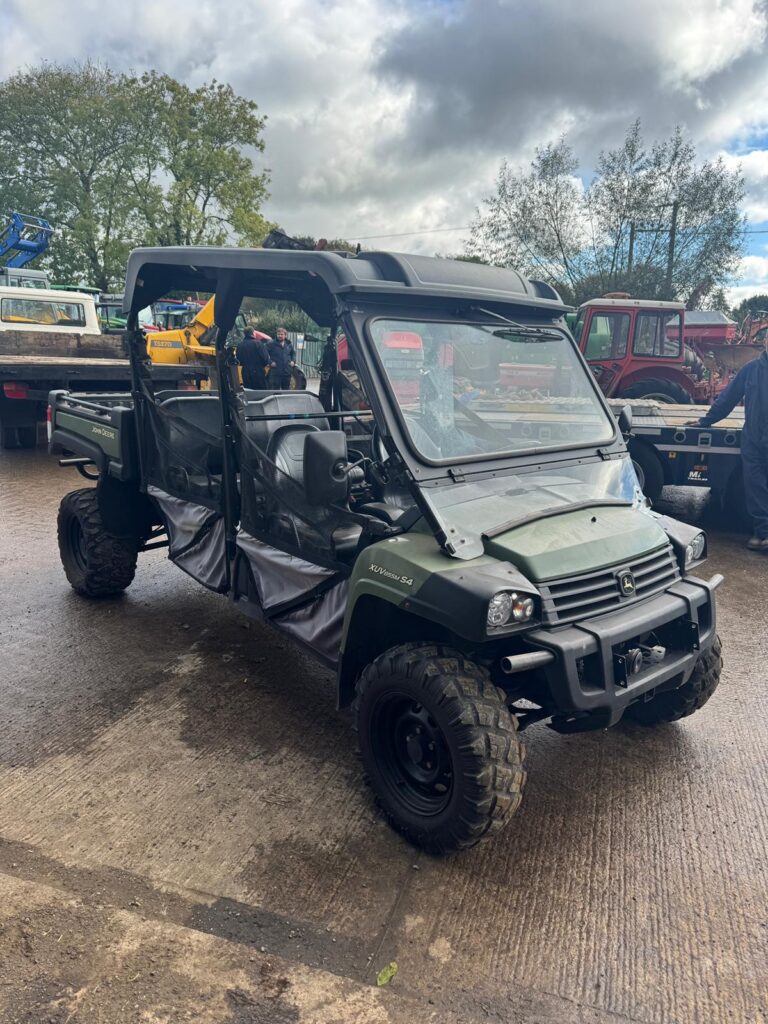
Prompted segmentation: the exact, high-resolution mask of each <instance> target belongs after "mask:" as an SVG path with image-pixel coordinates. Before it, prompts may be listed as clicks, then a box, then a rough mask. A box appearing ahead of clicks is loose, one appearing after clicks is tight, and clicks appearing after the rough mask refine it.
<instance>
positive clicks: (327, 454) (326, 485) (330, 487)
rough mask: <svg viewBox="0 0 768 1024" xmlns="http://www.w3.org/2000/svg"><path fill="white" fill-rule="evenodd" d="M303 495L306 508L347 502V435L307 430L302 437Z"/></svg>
mask: <svg viewBox="0 0 768 1024" xmlns="http://www.w3.org/2000/svg"><path fill="white" fill-rule="evenodd" d="M304 493H305V494H306V498H307V501H308V502H309V504H310V505H339V504H343V503H344V502H345V501H346V500H347V495H348V494H349V480H348V479H347V435H346V434H345V433H344V431H343V430H311V431H310V432H309V433H308V434H307V435H306V437H305V438H304Z"/></svg>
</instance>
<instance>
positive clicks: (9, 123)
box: [0, 62, 269, 290]
mask: <svg viewBox="0 0 768 1024" xmlns="http://www.w3.org/2000/svg"><path fill="white" fill-rule="evenodd" d="M263 126H264V120H263V118H259V117H258V116H257V114H256V105H255V104H254V103H253V102H251V101H250V100H245V99H243V98H242V97H238V96H236V95H235V94H234V92H233V91H232V90H231V88H230V87H229V86H225V85H221V84H219V83H216V82H212V83H210V84H208V85H204V86H201V87H200V88H199V89H196V90H191V89H189V88H188V87H187V86H185V85H182V84H181V83H179V82H176V81H174V80H173V79H171V78H168V77H167V76H161V75H157V74H155V73H154V72H153V73H150V74H146V75H143V76H142V77H140V78H137V77H135V76H130V75H123V74H118V73H116V72H114V71H112V70H110V69H109V68H107V67H104V66H102V65H99V64H95V63H92V62H86V63H84V64H75V65H71V66H66V67H60V66H57V65H51V64H43V65H41V66H40V67H37V68H32V69H30V70H27V71H23V72H19V73H17V74H15V75H13V76H12V77H10V78H8V79H6V80H5V81H4V82H2V83H0V211H6V210H10V209H21V210H23V211H24V212H27V213H36V214H41V215H42V216H45V217H47V219H48V220H50V221H51V223H52V224H53V226H54V228H55V234H54V236H53V240H52V244H51V248H50V250H49V256H48V258H47V261H46V264H47V266H48V267H49V269H50V271H51V273H52V275H53V277H54V279H58V280H67V281H76V282H83V281H84V282H86V283H88V284H91V285H94V286H96V287H99V288H102V289H105V290H108V289H111V288H114V287H116V286H120V285H121V283H122V281H123V279H124V274H125V262H126V258H127V254H128V252H129V251H130V249H131V248H133V247H135V246H136V245H142V244H161V245H162V244H200V243H211V244H216V243H221V242H223V241H230V242H235V243H240V244H254V243H255V242H256V241H257V240H260V239H261V238H262V237H263V236H264V234H265V233H266V231H267V230H268V228H269V225H268V224H267V223H266V222H265V221H264V219H263V217H262V216H261V213H260V207H261V204H262V202H263V201H264V199H265V198H266V195H267V192H266V186H267V180H268V176H267V173H266V172H264V171H262V172H261V173H258V172H257V171H256V169H255V168H254V165H253V162H252V160H251V158H250V157H249V156H248V155H247V153H246V151H247V150H252V151H255V152H257V153H258V152H261V151H262V150H263V141H262V138H261V134H262V131H263Z"/></svg>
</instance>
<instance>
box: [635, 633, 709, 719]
mask: <svg viewBox="0 0 768 1024" xmlns="http://www.w3.org/2000/svg"><path fill="white" fill-rule="evenodd" d="M722 669H723V659H722V646H721V644H720V637H719V636H717V637H715V642H714V643H713V644H712V646H711V647H710V649H709V650H708V651H704V653H703V654H702V655H701V657H700V658H699V660H698V661H697V662H696V667H695V668H694V670H693V673H692V674H691V678H690V679H689V680H688V682H687V683H684V684H683V685H682V686H678V688H677V689H676V690H664V691H662V692H661V693H659V694H657V695H656V696H655V697H654V698H653V699H652V700H649V701H646V702H645V703H643V701H639V702H638V703H637V704H632V705H630V707H628V708H627V710H626V712H625V714H626V717H627V718H631V719H632V720H633V721H635V722H639V723H640V724H641V725H664V724H665V723H666V722H676V721H678V719H680V718H687V717H688V715H692V714H693V713H694V711H698V710H699V708H702V707H704V705H705V704H706V703H707V701H708V700H709V698H710V697H711V696H712V694H713V693H714V692H715V690H716V689H717V684H718V683H719V682H720V673H721V672H722Z"/></svg>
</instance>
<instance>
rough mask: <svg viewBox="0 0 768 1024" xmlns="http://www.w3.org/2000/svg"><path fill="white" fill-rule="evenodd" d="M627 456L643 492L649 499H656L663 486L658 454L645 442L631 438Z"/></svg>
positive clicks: (662, 471) (662, 474)
mask: <svg viewBox="0 0 768 1024" xmlns="http://www.w3.org/2000/svg"><path fill="white" fill-rule="evenodd" d="M629 457H630V458H631V459H632V465H633V466H634V467H635V472H636V473H637V480H638V483H639V484H640V489H641V490H642V492H643V494H644V495H645V496H646V498H650V499H651V501H657V500H658V498H659V495H660V494H661V490H662V488H663V486H664V470H663V469H662V466H661V462H659V457H658V455H657V454H656V452H655V451H654V450H653V448H650V447H649V446H648V445H647V444H643V442H642V441H637V440H635V439H634V438H632V439H631V440H630V442H629Z"/></svg>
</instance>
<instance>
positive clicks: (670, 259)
mask: <svg viewBox="0 0 768 1024" xmlns="http://www.w3.org/2000/svg"><path fill="white" fill-rule="evenodd" d="M679 209H680V201H679V200H678V199H675V201H674V202H673V203H672V220H671V223H670V225H669V249H668V251H667V277H666V289H667V296H670V295H671V294H672V268H673V266H674V262H675V236H676V234H677V211H678V210H679Z"/></svg>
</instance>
